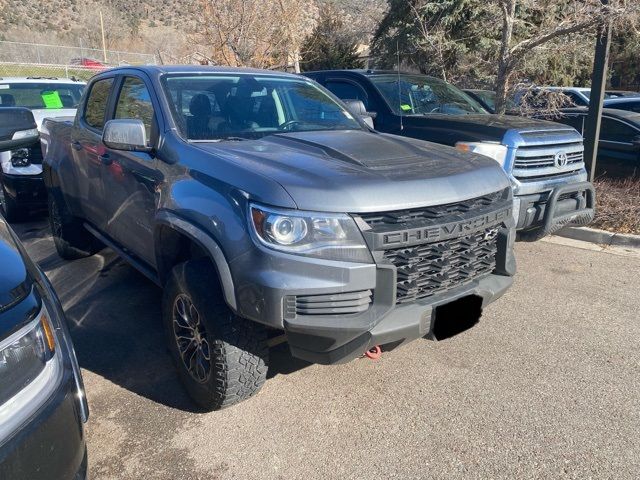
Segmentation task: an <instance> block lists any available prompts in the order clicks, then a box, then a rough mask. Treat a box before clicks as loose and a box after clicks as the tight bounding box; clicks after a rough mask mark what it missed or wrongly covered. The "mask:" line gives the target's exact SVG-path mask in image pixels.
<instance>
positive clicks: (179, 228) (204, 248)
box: [154, 211, 237, 312]
mask: <svg viewBox="0 0 640 480" xmlns="http://www.w3.org/2000/svg"><path fill="white" fill-rule="evenodd" d="M185 242H187V244H186V245H185ZM154 244H155V252H156V265H157V270H158V277H159V280H160V282H161V284H162V285H164V284H165V283H166V282H167V280H168V278H169V275H170V273H171V270H172V268H173V267H174V266H175V265H176V264H177V263H180V262H181V261H185V260H187V259H189V258H194V256H196V257H198V256H206V257H207V258H208V259H209V260H210V261H211V263H212V264H213V266H214V268H215V270H216V273H217V274H218V281H219V284H220V288H221V289H222V294H223V297H224V300H225V302H226V303H227V305H228V306H229V307H230V308H231V309H232V310H233V311H234V312H237V302H236V296H235V287H234V284H233V277H232V276H231V270H230V269H229V264H228V263H227V260H226V258H225V256H224V252H223V251H222V249H221V248H220V245H219V244H218V242H217V241H216V240H215V239H214V238H212V237H211V236H210V235H208V234H207V233H206V232H204V231H203V230H202V229H200V228H199V227H197V226H195V225H193V224H192V223H190V222H188V221H187V220H185V219H183V218H181V217H179V216H177V215H176V214H174V213H172V212H168V211H161V212H158V215H157V217H156V227H155V231H154ZM185 248H188V251H186V250H185ZM185 255H186V258H184V257H185Z"/></svg>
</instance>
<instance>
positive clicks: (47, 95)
mask: <svg viewBox="0 0 640 480" xmlns="http://www.w3.org/2000/svg"><path fill="white" fill-rule="evenodd" d="M40 96H41V97H42V101H43V102H44V108H62V107H63V106H62V100H60V94H59V93H58V92H56V91H55V90H49V91H45V92H42V93H41V94H40Z"/></svg>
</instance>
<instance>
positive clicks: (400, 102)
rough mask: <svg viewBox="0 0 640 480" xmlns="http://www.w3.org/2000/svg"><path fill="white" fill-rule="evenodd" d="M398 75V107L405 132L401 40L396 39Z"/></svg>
mask: <svg viewBox="0 0 640 480" xmlns="http://www.w3.org/2000/svg"><path fill="white" fill-rule="evenodd" d="M396 58H397V64H396V73H397V74H398V107H399V108H400V131H401V132H402V131H404V122H403V120H402V113H403V112H402V90H401V88H400V40H399V39H397V38H396Z"/></svg>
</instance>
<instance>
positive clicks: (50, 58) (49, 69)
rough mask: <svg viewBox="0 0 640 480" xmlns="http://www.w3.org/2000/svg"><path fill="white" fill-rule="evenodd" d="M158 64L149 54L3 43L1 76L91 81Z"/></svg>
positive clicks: (0, 59)
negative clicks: (108, 72) (110, 71)
mask: <svg viewBox="0 0 640 480" xmlns="http://www.w3.org/2000/svg"><path fill="white" fill-rule="evenodd" d="M142 64H156V56H155V55H153V54H149V53H135V52H123V51H118V50H107V51H106V52H105V51H103V50H99V49H95V48H83V47H68V46H60V45H46V44H40V43H21V42H9V41H0V77H46V78H52V77H55V78H72V77H73V78H77V79H79V80H88V79H89V78H91V77H92V76H93V75H95V74H96V73H98V72H100V71H102V70H105V69H107V68H110V67H114V66H118V65H142Z"/></svg>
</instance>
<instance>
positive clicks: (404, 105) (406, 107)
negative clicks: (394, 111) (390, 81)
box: [400, 103, 411, 112]
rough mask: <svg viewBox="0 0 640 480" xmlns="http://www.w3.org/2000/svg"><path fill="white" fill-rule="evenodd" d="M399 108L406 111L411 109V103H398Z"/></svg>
mask: <svg viewBox="0 0 640 480" xmlns="http://www.w3.org/2000/svg"><path fill="white" fill-rule="evenodd" d="M400 108H401V109H402V111H403V112H408V111H409V110H411V105H407V104H406V103H403V104H402V105H400Z"/></svg>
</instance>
